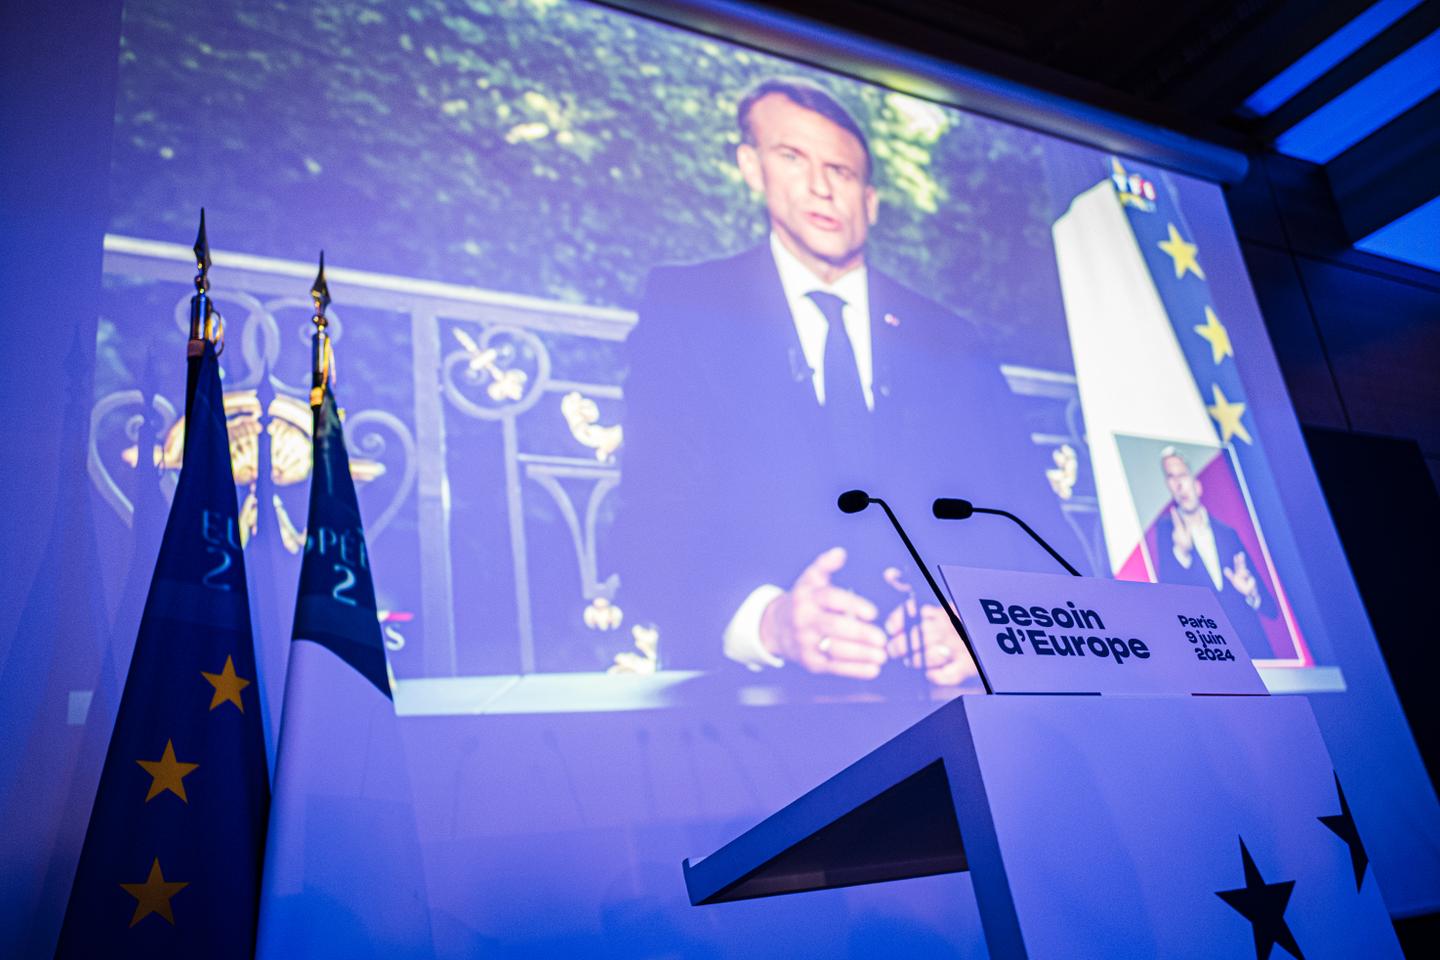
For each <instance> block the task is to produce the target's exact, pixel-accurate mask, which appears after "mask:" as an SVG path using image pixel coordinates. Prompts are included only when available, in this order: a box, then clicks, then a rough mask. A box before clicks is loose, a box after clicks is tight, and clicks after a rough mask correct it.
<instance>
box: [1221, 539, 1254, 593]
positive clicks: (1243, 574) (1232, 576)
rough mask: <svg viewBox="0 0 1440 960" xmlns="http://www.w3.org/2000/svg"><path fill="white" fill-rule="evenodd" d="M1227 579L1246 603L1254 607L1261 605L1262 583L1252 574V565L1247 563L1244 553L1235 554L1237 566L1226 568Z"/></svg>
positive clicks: (1224, 569)
mask: <svg viewBox="0 0 1440 960" xmlns="http://www.w3.org/2000/svg"><path fill="white" fill-rule="evenodd" d="M1223 572H1224V574H1225V579H1226V580H1229V581H1230V586H1232V587H1234V588H1235V592H1236V593H1238V594H1240V596H1242V597H1244V598H1245V602H1246V603H1248V604H1250V606H1252V607H1258V606H1259V605H1260V583H1259V581H1257V580H1256V579H1255V574H1253V573H1251V572H1250V564H1248V563H1247V562H1246V561H1245V554H1244V552H1243V551H1242V552H1240V553H1237V554H1235V566H1233V567H1224V568H1223Z"/></svg>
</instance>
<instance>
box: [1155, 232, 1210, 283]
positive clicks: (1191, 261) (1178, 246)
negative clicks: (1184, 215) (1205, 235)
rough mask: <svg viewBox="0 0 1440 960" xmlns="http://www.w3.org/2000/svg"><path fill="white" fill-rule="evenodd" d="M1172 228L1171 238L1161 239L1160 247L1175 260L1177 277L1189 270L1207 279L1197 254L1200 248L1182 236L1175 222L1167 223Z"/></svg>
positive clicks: (1177, 278)
mask: <svg viewBox="0 0 1440 960" xmlns="http://www.w3.org/2000/svg"><path fill="white" fill-rule="evenodd" d="M1167 226H1168V227H1169V228H1170V239H1169V240H1161V241H1160V244H1159V246H1160V249H1161V250H1164V251H1165V252H1166V253H1168V254H1170V259H1171V260H1174V261H1175V279H1176V280H1179V279H1180V278H1181V277H1183V276H1185V271H1187V270H1189V271H1190V272H1191V273H1194V274H1195V276H1197V277H1199V278H1200V279H1201V280H1204V279H1205V271H1204V270H1201V269H1200V261H1198V260H1196V259H1195V255H1196V254H1197V253H1198V252H1199V251H1200V248H1199V247H1197V246H1195V244H1193V243H1186V242H1185V241H1184V240H1182V239H1181V238H1180V231H1179V230H1176V229H1175V224H1173V223H1171V224H1167Z"/></svg>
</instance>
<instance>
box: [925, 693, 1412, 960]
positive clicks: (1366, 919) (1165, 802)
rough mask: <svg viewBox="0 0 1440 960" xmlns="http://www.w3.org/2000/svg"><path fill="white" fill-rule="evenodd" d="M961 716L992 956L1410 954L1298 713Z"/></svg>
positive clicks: (1326, 762) (1202, 700)
mask: <svg viewBox="0 0 1440 960" xmlns="http://www.w3.org/2000/svg"><path fill="white" fill-rule="evenodd" d="M963 709H964V713H965V717H966V721H967V726H968V730H969V736H970V739H971V741H972V743H973V749H974V753H973V755H971V756H973V762H974V763H975V764H976V765H977V766H978V774H979V776H978V777H975V776H974V773H975V772H976V771H975V770H973V769H971V770H967V769H965V768H967V767H969V762H965V763H961V764H960V765H959V766H958V767H957V768H954V769H952V774H951V776H952V786H953V787H954V788H955V793H956V798H957V801H958V804H959V812H960V817H959V822H960V829H961V833H962V834H963V836H964V844H965V848H966V851H967V853H968V854H969V858H970V867H971V871H972V874H973V876H974V879H975V890H976V896H977V898H978V899H979V902H980V909H981V914H982V916H984V917H985V918H986V921H985V922H986V935H987V938H990V941H991V942H990V948H991V951H992V953H994V954H995V955H1000V956H1015V955H1024V956H1029V957H1067V958H1085V957H1094V958H1113V957H1197V958H1202V957H1203V958H1209V957H1240V958H1249V957H1254V956H1257V955H1258V956H1266V955H1267V954H1268V955H1270V956H1274V957H1281V956H1287V955H1292V954H1293V955H1298V953H1297V951H1295V950H1291V951H1290V953H1289V954H1287V953H1285V952H1283V949H1281V948H1288V947H1289V945H1290V944H1292V943H1293V944H1294V945H1295V946H1297V947H1298V949H1299V952H1300V953H1303V955H1304V956H1305V957H1306V958H1307V960H1319V958H1323V957H1399V956H1401V953H1400V949H1399V945H1398V943H1397V941H1396V939H1395V933H1394V929H1393V927H1392V926H1391V924H1390V919H1389V916H1388V915H1387V913H1386V911H1385V905H1384V903H1383V902H1382V901H1381V898H1380V891H1379V888H1378V886H1377V884H1376V881H1375V878H1374V876H1373V875H1372V871H1371V870H1370V869H1369V867H1368V864H1365V863H1364V854H1363V852H1361V851H1362V849H1363V848H1361V847H1360V846H1359V843H1358V841H1357V842H1356V843H1355V844H1353V845H1352V844H1351V843H1350V842H1348V841H1347V840H1346V839H1345V838H1344V836H1342V835H1344V834H1345V833H1346V825H1347V823H1348V825H1349V828H1350V829H1351V830H1353V826H1354V825H1353V821H1349V819H1348V817H1342V816H1341V815H1342V809H1343V808H1342V802H1341V798H1340V793H1339V788H1338V786H1337V781H1336V778H1335V776H1334V773H1333V770H1332V767H1331V764H1330V759H1329V755H1328V754H1327V753H1326V750H1325V746H1324V743H1323V742H1322V741H1321V738H1320V731H1319V728H1318V727H1317V726H1316V724H1315V720H1314V717H1313V715H1312V714H1311V712H1310V706H1309V704H1308V703H1307V702H1306V701H1305V700H1303V699H1301V698H1298V697H1295V698H1290V697H1171V698H1149V697H1134V698H1130V697H1103V696H1102V697H966V698H964V704H963ZM977 781H978V782H981V783H983V792H984V797H983V800H981V799H980V798H978V797H976V796H975V795H974V788H975V786H976V785H977ZM976 803H981V804H983V806H984V807H985V808H988V817H989V821H988V823H987V822H986V820H985V817H984V816H980V817H976V816H967V810H966V808H967V807H971V806H972V805H974V804H976ZM1322 817H1323V818H1327V820H1328V822H1327V820H1322V819H1321V818H1322ZM992 831H993V832H992ZM987 851H995V852H998V859H999V861H1000V862H999V863H998V864H997V863H995V862H994V860H993V859H992V856H993V854H992V855H987ZM1247 860H1248V863H1247ZM997 866H998V867H999V869H998V870H997V869H996V867H997ZM1017 928H1018V933H1019V939H1020V940H1021V941H1023V947H1019V945H1018V944H1017V943H1016V942H1015V940H1016V938H1015V937H1014V936H1013V933H1014V932H1015V931H1016V930H1017ZM1266 944H1272V945H1274V946H1275V947H1276V949H1274V950H1273V951H1271V950H1269V949H1262V948H1263V947H1264V946H1265V945H1266Z"/></svg>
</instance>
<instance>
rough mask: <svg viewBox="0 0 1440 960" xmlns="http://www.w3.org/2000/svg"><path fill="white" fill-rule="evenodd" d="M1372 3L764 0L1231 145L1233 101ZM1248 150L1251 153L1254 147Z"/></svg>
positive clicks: (1236, 120) (1238, 124)
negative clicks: (1216, 137) (1208, 136)
mask: <svg viewBox="0 0 1440 960" xmlns="http://www.w3.org/2000/svg"><path fill="white" fill-rule="evenodd" d="M1372 2H1373V0H1239V2H1233V3H1215V2H1178V3H1157V2H1155V0H1072V2H1068V3H1067V2H1063V0H968V2H954V0H889V2H878V0H833V2H829V3H817V2H814V0H765V4H764V5H765V6H768V7H771V8H772V9H776V10H782V11H785V12H788V13H793V14H798V15H801V16H804V17H806V18H808V19H812V20H817V21H820V22H822V23H826V24H829V25H832V26H837V27H841V28H843V29H846V30H849V31H852V32H855V33H860V34H864V35H866V36H869V37H872V38H874V39H878V40H883V41H886V42H889V43H893V44H896V45H897V46H903V47H908V48H910V49H913V50H918V51H919V52H922V53H926V54H930V55H932V56H935V57H939V58H943V59H948V60H953V61H957V62H961V63H964V64H966V65H968V66H972V67H976V68H978V69H982V70H986V71H988V72H991V73H998V74H1000V75H1002V76H1006V77H1009V78H1011V79H1016V80H1023V81H1026V82H1030V83H1032V84H1034V85H1037V86H1040V87H1043V88H1046V89H1051V90H1057V92H1066V93H1068V94H1070V95H1071V96H1075V97H1078V98H1079V99H1084V100H1089V101H1091V102H1094V103H1097V104H1099V105H1103V106H1111V107H1113V108H1117V109H1120V110H1121V111H1122V112H1125V113H1130V114H1132V115H1136V114H1139V115H1144V116H1145V118H1146V119H1155V120H1164V121H1168V122H1167V125H1168V126H1172V127H1180V128H1182V129H1186V130H1187V131H1191V132H1208V133H1209V134H1210V135H1211V136H1212V138H1214V137H1215V136H1219V137H1220V138H1221V139H1224V140H1227V141H1230V142H1235V141H1234V140H1233V139H1232V138H1231V137H1230V136H1227V134H1226V132H1230V133H1239V134H1244V135H1246V136H1247V139H1248V138H1249V135H1250V134H1251V133H1252V132H1253V133H1256V134H1262V135H1263V131H1261V129H1260V128H1259V127H1258V126H1257V125H1254V124H1251V123H1248V122H1245V121H1244V120H1242V118H1240V117H1239V116H1238V115H1237V110H1238V109H1239V107H1240V105H1241V103H1242V102H1243V101H1244V100H1245V98H1246V97H1247V96H1249V95H1250V94H1251V93H1253V92H1254V91H1255V90H1256V89H1257V88H1258V87H1260V86H1261V85H1262V84H1264V83H1265V82H1266V81H1267V80H1269V79H1270V78H1271V77H1273V76H1274V75H1275V74H1277V73H1279V72H1280V71H1281V70H1282V69H1284V68H1285V67H1286V66H1287V65H1288V64H1290V63H1291V62H1293V61H1294V60H1295V59H1296V58H1298V57H1299V56H1300V55H1301V54H1303V53H1304V52H1305V51H1307V50H1309V49H1310V48H1312V47H1314V46H1315V45H1316V44H1318V43H1319V42H1320V41H1322V40H1324V39H1325V38H1326V37H1327V36H1329V35H1330V34H1332V33H1334V32H1335V31H1336V30H1338V29H1339V28H1340V27H1342V26H1343V25H1344V24H1345V23H1347V22H1348V21H1350V20H1351V19H1353V18H1354V17H1355V16H1356V15H1357V14H1358V13H1360V12H1361V11H1363V10H1364V9H1365V8H1366V7H1368V6H1370V5H1371V3H1372ZM1254 145H1256V146H1258V145H1260V143H1259V142H1258V141H1257V142H1256V143H1255V144H1254Z"/></svg>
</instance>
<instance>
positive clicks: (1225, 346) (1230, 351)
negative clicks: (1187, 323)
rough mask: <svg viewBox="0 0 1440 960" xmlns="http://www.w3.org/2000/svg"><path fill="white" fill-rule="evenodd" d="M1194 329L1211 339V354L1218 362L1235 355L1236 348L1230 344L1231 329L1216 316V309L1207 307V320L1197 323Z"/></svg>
mask: <svg viewBox="0 0 1440 960" xmlns="http://www.w3.org/2000/svg"><path fill="white" fill-rule="evenodd" d="M1194 330H1195V332H1196V333H1198V334H1200V336H1202V337H1204V338H1205V339H1206V340H1208V341H1210V355H1211V356H1212V357H1214V359H1215V362H1216V363H1219V362H1220V361H1221V360H1224V359H1225V358H1226V357H1233V356H1235V348H1234V347H1232V346H1230V331H1229V330H1226V329H1225V325H1224V324H1223V323H1221V322H1220V318H1219V317H1217V316H1215V311H1214V310H1211V309H1210V308H1209V307H1206V308H1205V322H1204V323H1200V324H1196V325H1195V327H1194Z"/></svg>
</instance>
